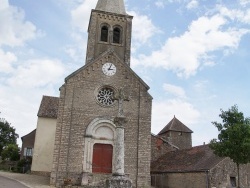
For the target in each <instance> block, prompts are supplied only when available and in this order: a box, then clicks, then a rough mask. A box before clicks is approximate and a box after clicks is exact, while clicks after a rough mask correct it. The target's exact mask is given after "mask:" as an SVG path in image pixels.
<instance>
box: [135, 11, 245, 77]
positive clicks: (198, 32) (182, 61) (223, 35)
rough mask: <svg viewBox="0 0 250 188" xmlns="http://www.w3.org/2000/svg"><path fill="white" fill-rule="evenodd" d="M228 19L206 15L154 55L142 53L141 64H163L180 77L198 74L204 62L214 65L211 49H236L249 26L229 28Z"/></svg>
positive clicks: (217, 15)
mask: <svg viewBox="0 0 250 188" xmlns="http://www.w3.org/2000/svg"><path fill="white" fill-rule="evenodd" d="M227 24H228V22H227V20H226V19H225V18H224V17H223V16H221V15H219V14H216V15H214V16H212V17H207V16H202V17H200V18H198V19H197V20H195V21H193V22H192V23H191V24H190V26H189V28H188V30H187V31H186V32H185V33H184V34H183V35H181V36H179V37H177V36H176V37H172V38H169V39H168V40H167V41H166V42H165V45H163V46H162V48H161V49H160V50H157V51H153V52H152V54H151V55H150V56H145V55H139V56H138V60H136V61H134V62H132V63H135V64H136V63H138V64H141V65H144V66H154V67H163V68H165V69H168V70H172V71H174V72H176V74H177V75H178V76H180V77H189V76H190V75H194V74H195V73H196V71H197V69H198V68H199V67H200V66H201V65H211V62H213V58H212V57H210V56H209V53H210V52H215V51H223V50H227V49H236V48H237V47H238V44H239V42H240V39H241V37H242V36H243V35H244V34H246V33H247V32H249V30H246V29H238V28H233V27H228V28H226V26H227Z"/></svg>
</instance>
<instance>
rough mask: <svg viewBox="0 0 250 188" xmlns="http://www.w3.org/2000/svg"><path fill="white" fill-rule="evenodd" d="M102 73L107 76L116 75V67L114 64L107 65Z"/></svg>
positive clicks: (103, 67)
mask: <svg viewBox="0 0 250 188" xmlns="http://www.w3.org/2000/svg"><path fill="white" fill-rule="evenodd" d="M102 72H103V74H105V75H107V76H113V75H114V74H115V73H116V67H115V65H114V64H113V63H105V64H104V65H103V66H102Z"/></svg>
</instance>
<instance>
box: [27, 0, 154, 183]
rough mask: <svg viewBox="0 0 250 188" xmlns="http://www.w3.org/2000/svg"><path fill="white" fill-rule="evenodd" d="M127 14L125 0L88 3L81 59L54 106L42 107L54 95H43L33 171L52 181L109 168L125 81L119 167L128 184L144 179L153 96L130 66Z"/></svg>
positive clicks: (103, 174) (97, 175) (102, 173)
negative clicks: (122, 153)
mask: <svg viewBox="0 0 250 188" xmlns="http://www.w3.org/2000/svg"><path fill="white" fill-rule="evenodd" d="M132 18H133V17H132V16H130V15H128V14H126V12H125V6H124V2H123V0H99V1H98V3H97V5H96V8H95V9H94V10H92V11H91V16H90V21H89V27H88V33H89V34H88V44H87V52H86V62H85V65H84V66H83V67H81V68H80V69H78V70H76V71H75V72H73V73H72V74H70V75H69V76H68V77H66V78H65V83H64V84H63V85H62V86H61V87H60V97H59V99H58V98H57V99H58V111H57V114H55V113H53V109H54V107H55V106H56V105H54V107H52V113H49V112H48V111H46V110H45V111H44V110H42V108H43V106H46V105H47V107H49V105H51V106H53V103H54V102H55V101H56V100H57V99H56V98H53V97H43V100H42V102H41V106H40V109H39V113H38V124H37V136H36V141H35V153H34V161H33V164H32V172H33V173H47V172H48V173H50V172H51V176H50V177H51V178H50V183H51V185H56V186H58V187H59V186H61V185H63V184H65V182H69V181H70V183H71V184H78V185H79V184H82V185H96V184H99V183H102V181H104V180H105V179H106V178H107V177H108V176H111V175H112V172H113V171H114V158H115V153H114V152H113V151H115V149H116V145H115V144H114V140H115V139H116V124H115V123H114V118H115V117H116V116H117V113H118V103H117V101H114V100H113V96H114V95H115V94H116V93H117V92H118V90H119V89H120V88H123V91H124V94H125V95H127V96H128V97H129V101H128V102H124V103H123V112H124V116H125V117H126V118H127V123H126V125H125V140H124V146H125V157H124V160H125V161H124V167H125V174H126V175H127V176H129V178H130V179H131V180H132V182H133V186H134V187H143V186H145V187H149V186H150V155H151V147H150V144H148V143H150V139H151V103H152V97H151V96H150V94H149V93H148V90H149V87H148V86H147V84H145V82H144V81H143V80H142V79H141V78H140V77H139V76H138V75H136V73H135V72H134V71H133V70H132V69H131V68H130V51H131V29H132ZM46 100H47V102H48V101H50V102H48V103H46ZM53 101H54V102H53ZM55 115H56V116H55ZM45 129H46V130H47V131H45ZM38 132H39V133H38ZM46 134H47V135H46ZM45 135H46V136H45ZM53 135H54V140H53ZM47 136H48V137H49V138H48V137H47ZM42 141H43V143H42ZM44 143H50V144H47V145H46V144H44ZM49 145H50V146H51V145H52V146H53V150H51V149H52V148H50V146H49ZM45 158H46V159H45Z"/></svg>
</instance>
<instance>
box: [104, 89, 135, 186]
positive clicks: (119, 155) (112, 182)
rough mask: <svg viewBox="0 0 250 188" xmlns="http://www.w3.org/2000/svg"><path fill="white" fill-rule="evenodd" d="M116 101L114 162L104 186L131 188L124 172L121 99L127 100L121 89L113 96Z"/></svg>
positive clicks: (123, 121) (123, 122)
mask: <svg viewBox="0 0 250 188" xmlns="http://www.w3.org/2000/svg"><path fill="white" fill-rule="evenodd" d="M114 100H117V101H118V115H117V117H115V119H114V123H115V125H116V140H115V161H114V162H115V164H114V172H113V176H112V177H111V178H109V179H107V180H106V188H132V181H131V180H130V179H129V178H127V177H125V174H124V125H125V123H126V122H127V120H126V118H125V117H124V115H123V105H122V104H123V101H129V100H128V98H127V97H125V95H124V91H123V89H119V91H118V94H117V95H116V96H114Z"/></svg>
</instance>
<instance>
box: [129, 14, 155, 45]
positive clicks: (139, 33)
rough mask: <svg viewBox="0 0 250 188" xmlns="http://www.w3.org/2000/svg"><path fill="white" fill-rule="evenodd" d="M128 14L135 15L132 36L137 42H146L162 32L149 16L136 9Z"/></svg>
mask: <svg viewBox="0 0 250 188" xmlns="http://www.w3.org/2000/svg"><path fill="white" fill-rule="evenodd" d="M128 14H130V15H133V16H134V18H133V31H132V32H133V34H132V36H133V40H134V41H135V42H136V43H140V44H141V45H142V44H145V43H146V42H148V40H149V39H150V38H151V37H152V36H153V35H154V34H155V33H157V32H160V30H159V29H158V28H156V27H155V26H154V24H153V23H152V21H151V19H150V18H149V17H148V16H146V15H140V14H138V13H136V12H134V11H129V12H128ZM142 23H143V27H142Z"/></svg>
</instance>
